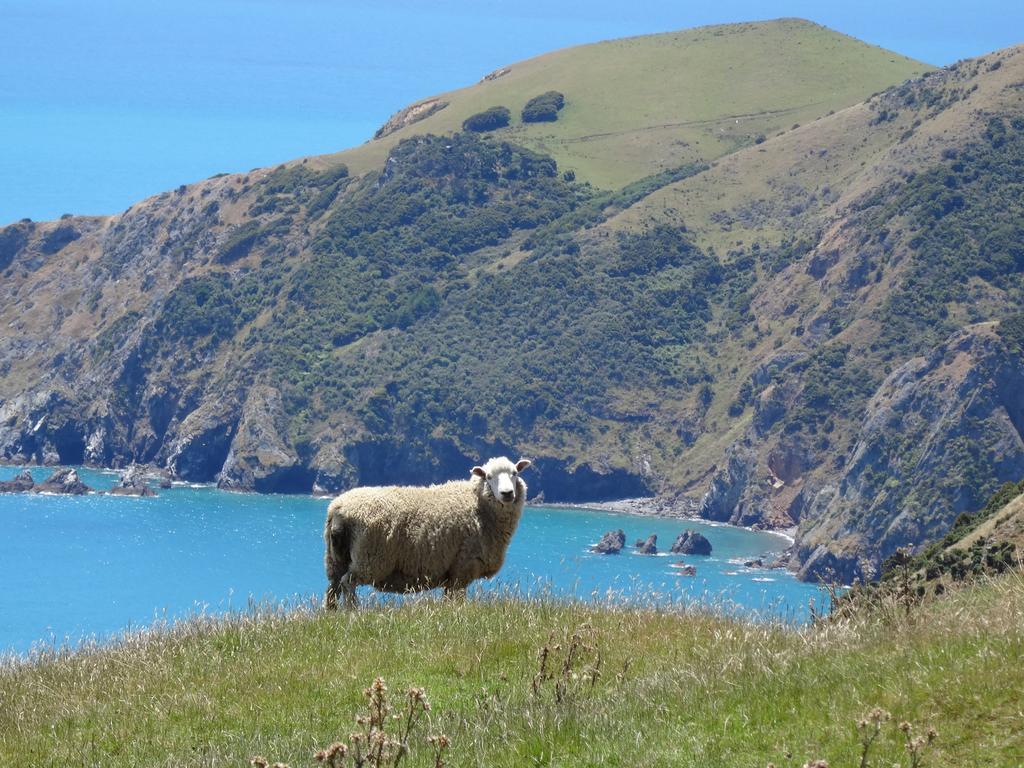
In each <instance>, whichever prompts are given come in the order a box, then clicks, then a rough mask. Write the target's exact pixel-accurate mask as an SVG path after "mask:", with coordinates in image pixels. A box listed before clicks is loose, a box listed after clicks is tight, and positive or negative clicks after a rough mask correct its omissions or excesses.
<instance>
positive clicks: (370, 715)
mask: <svg viewBox="0 0 1024 768" xmlns="http://www.w3.org/2000/svg"><path fill="white" fill-rule="evenodd" d="M363 696H365V697H366V700H367V705H366V711H365V712H361V713H360V714H358V715H356V725H358V726H359V729H358V730H356V731H354V732H352V733H350V734H349V737H348V739H347V740H346V741H336V742H334V743H333V744H331V745H330V746H327V747H324V748H323V749H320V750H318V751H317V752H316V753H314V755H313V759H314V760H316V761H317V762H318V763H320V764H322V765H325V766H328V768H349V767H351V768H398V766H399V765H401V763H402V761H403V760H404V759H405V758H406V756H408V755H409V753H410V751H411V749H412V748H411V743H412V741H413V734H414V732H415V731H416V728H417V726H418V725H419V724H420V723H421V722H422V721H423V719H424V718H425V717H426V716H427V713H428V712H429V711H430V702H429V701H427V694H426V692H425V691H424V690H423V689H422V688H410V689H409V690H407V691H406V693H405V697H404V700H403V702H402V704H401V705H400V707H399V709H398V710H397V711H395V710H394V708H393V707H392V705H391V702H390V701H389V699H388V687H387V685H386V684H385V682H384V678H382V677H377V678H375V679H374V681H373V682H372V683H371V684H370V686H369V687H368V688H365V689H364V690H363ZM427 743H429V744H430V745H431V747H432V748H433V750H434V766H435V768H444V753H445V751H446V750H447V749H448V748H449V747H450V745H451V742H450V741H449V739H448V737H447V736H445V735H443V734H440V735H433V736H430V737H429V738H427ZM250 763H251V764H252V765H253V766H254V767H255V768H288V766H286V765H284V764H283V763H274V764H273V765H272V766H271V765H270V764H269V763H268V761H267V760H266V758H263V757H254V758H252V760H251V761H250Z"/></svg>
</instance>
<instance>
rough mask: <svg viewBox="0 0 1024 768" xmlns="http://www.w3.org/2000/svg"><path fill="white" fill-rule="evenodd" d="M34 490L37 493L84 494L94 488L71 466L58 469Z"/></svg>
mask: <svg viewBox="0 0 1024 768" xmlns="http://www.w3.org/2000/svg"><path fill="white" fill-rule="evenodd" d="M32 490H34V491H35V492H36V493H61V494H66V495H68V496H82V495H84V494H86V493H91V492H92V488H90V487H89V486H88V485H86V484H85V483H83V482H82V479H81V478H80V477H79V476H78V473H77V472H76V471H75V470H74V469H72V468H71V467H67V468H65V469H58V470H57V471H56V472H54V473H53V474H52V475H50V477H49V478H47V479H46V480H45V481H43V482H42V483H40V484H39V485H37V486H35V488H33V489H32Z"/></svg>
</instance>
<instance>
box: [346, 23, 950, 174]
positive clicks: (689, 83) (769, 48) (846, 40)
mask: <svg viewBox="0 0 1024 768" xmlns="http://www.w3.org/2000/svg"><path fill="white" fill-rule="evenodd" d="M930 69H931V67H930V66H928V65H926V64H922V63H921V62H918V61H914V60H912V59H908V58H907V57H905V56H901V55H899V54H897V53H893V52H892V51H886V50H883V49H881V48H878V47H875V46H871V45H867V44H865V43H863V42H861V41H859V40H856V39H854V38H851V37H848V36H846V35H842V34H839V33H837V32H834V31H833V30H830V29H827V28H825V27H822V26H819V25H817V24H813V23H811V22H808V21H804V20H802V19H781V20H777V21H769V22H757V23H749V24H726V25H719V26H711V27H699V28H697V29H689V30H682V31H679V32H670V33H666V34H659V35H645V36H642V37H631V38H625V39H619V40H609V41H605V42H600V43H594V44H591V45H583V46H578V47H574V48H567V49H564V50H560V51H555V52H553V53H549V54H546V55H544V56H539V57H537V58H534V59H529V60H528V61H523V62H518V63H515V64H511V65H508V66H503V67H499V68H498V69H496V70H495V71H494V72H492V73H490V74H489V75H487V76H486V77H484V78H483V79H482V80H481V81H480V82H479V83H477V84H475V85H472V86H469V87H468V88H462V89H460V90H457V91H451V92H449V93H442V94H439V95H436V96H433V97H431V98H429V99H425V100H423V101H421V102H418V103H417V104H414V105H410V106H409V107H407V108H406V109H404V110H402V111H400V112H399V113H397V114H396V115H395V116H394V117H392V119H391V120H390V121H389V122H388V123H387V124H386V125H385V126H383V127H382V129H381V131H379V132H378V134H383V135H380V136H379V138H377V139H375V140H373V141H370V142H368V143H366V144H364V145H362V146H361V147H357V148H354V149H351V150H347V151H345V152H342V153H340V154H339V155H337V156H336V157H335V158H330V159H331V160H340V161H341V162H344V163H345V164H346V165H348V166H349V168H351V169H352V171H353V173H361V172H364V171H366V170H370V169H372V168H375V167H379V166H380V165H381V164H382V163H383V162H384V160H385V159H386V157H387V153H388V152H389V151H390V150H391V149H392V148H393V147H394V146H395V145H396V144H397V143H398V142H399V141H401V140H402V139H406V138H409V137H411V136H416V135H422V134H425V133H435V134H448V133H451V132H454V131H459V130H461V129H462V124H463V121H465V120H466V119H467V118H468V117H470V116H471V115H474V114H477V113H480V112H483V111H484V110H486V109H488V108H490V107H493V106H505V107H507V108H508V109H509V110H510V112H511V114H512V120H511V122H510V124H509V125H508V127H506V128H501V129H499V130H496V131H494V135H495V136H496V137H498V138H501V139H502V140H508V141H513V142H515V143H517V144H520V145H522V146H524V147H527V148H529V149H533V150H535V151H538V152H543V153H544V154H547V155H550V156H551V157H553V158H554V159H555V160H556V161H557V162H558V166H559V168H561V169H562V170H567V171H572V172H573V173H575V174H576V177H577V178H579V179H580V180H584V181H588V182H590V183H591V184H593V185H594V186H596V187H599V188H602V189H618V188H620V187H623V186H625V185H626V184H629V183H632V182H635V181H638V180H639V179H641V178H644V177H647V176H651V175H654V174H656V173H660V172H662V171H665V170H669V169H672V168H675V167H677V166H680V165H683V164H686V163H698V162H706V161H709V160H713V159H715V158H717V157H721V156H722V155H725V154H728V153H729V152H732V151H734V150H735V149H736V148H738V147H741V146H745V145H749V144H752V143H754V141H755V140H757V138H758V137H763V136H772V135H774V134H776V133H777V132H779V131H780V130H785V129H788V128H789V127H790V126H791V125H793V124H794V123H805V122H809V121H812V120H815V119H817V118H819V117H822V116H823V115H825V114H826V113H828V112H829V111H830V110H838V109H842V108H843V107H846V106H849V105H850V104H854V103H856V102H858V101H860V100H861V99H863V98H864V97H865V96H866V95H868V94H870V93H873V92H875V91H878V90H881V89H883V88H886V87H888V86H890V85H892V84H894V83H899V82H902V81H904V80H906V79H908V78H911V77H916V76H919V75H921V74H923V73H924V72H926V71H929V70H930ZM552 90H554V91H557V92H559V93H562V94H564V96H565V107H564V109H562V110H560V111H559V113H558V118H557V120H556V121H554V122H533V123H530V122H524V121H523V120H522V119H521V118H520V113H521V111H522V109H523V107H524V106H525V105H526V103H527V102H528V101H529V100H530V99H531V98H533V97H535V96H538V95H540V94H542V93H545V92H547V91H552ZM442 104H443V105H445V106H444V107H440V105H442ZM439 107H440V108H439Z"/></svg>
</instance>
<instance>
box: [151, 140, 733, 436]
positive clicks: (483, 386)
mask: <svg viewBox="0 0 1024 768" xmlns="http://www.w3.org/2000/svg"><path fill="white" fill-rule="evenodd" d="M702 169H703V167H702V166H683V167H681V168H679V169H673V170H670V171H665V172H663V173H662V174H659V176H658V177H655V178H652V179H650V180H645V181H642V182H638V183H637V184H635V185H630V186H629V187H627V188H626V189H624V190H621V191H619V192H616V193H603V194H595V193H594V192H593V190H591V189H590V187H589V186H587V185H578V184H573V183H571V182H569V181H567V180H566V179H565V178H564V177H563V176H562V175H560V174H559V173H558V169H557V167H556V165H555V163H554V162H553V161H552V160H551V159H550V158H547V157H545V156H543V155H539V154H537V153H534V152H531V151H528V150H524V149H522V148H520V147H516V146H515V145H512V144H509V143H507V142H493V141H487V140H483V139H480V138H477V137H476V136H475V135H474V134H472V133H461V134H456V135H454V136H452V137H434V136H422V137H417V138H415V139H410V140H407V141H404V142H402V143H400V144H399V145H398V146H397V147H396V148H395V150H394V151H393V152H392V154H391V157H390V159H389V162H388V164H387V167H386V169H385V171H384V172H383V173H381V174H379V175H377V176H374V177H370V178H368V179H366V180H364V181H363V182H361V183H360V184H359V185H358V186H356V187H346V188H345V190H346V192H345V196H344V202H338V203H335V204H333V205H330V206H329V207H328V208H327V209H326V210H325V211H324V213H323V214H319V215H321V216H322V217H323V218H322V225H321V226H320V227H318V232H317V234H316V236H315V237H314V239H313V240H312V246H311V252H312V254H311V257H310V258H308V259H306V260H304V261H303V262H302V263H299V264H297V265H293V264H292V263H291V262H289V261H288V260H287V259H283V258H281V257H280V252H281V248H282V245H281V243H283V242H284V241H286V240H287V239H288V238H289V237H290V236H291V235H290V234H289V233H290V232H291V229H290V227H291V224H290V222H291V220H292V218H293V217H294V216H296V215H297V214H296V211H299V210H301V209H302V208H303V207H305V208H310V207H316V206H317V205H318V201H319V200H320V199H321V198H322V197H323V195H324V194H325V191H326V193H328V194H332V195H337V194H338V191H337V189H336V188H337V186H338V185H339V184H346V185H347V184H348V181H349V180H348V178H347V175H346V174H345V173H344V171H343V170H342V171H335V172H333V173H330V174H328V173H321V174H315V173H313V172H310V171H308V170H306V169H305V168H304V167H303V166H294V167H291V168H282V169H279V170H278V171H275V172H274V174H272V175H271V177H270V178H269V180H268V183H267V184H266V185H265V186H264V187H261V191H260V194H259V197H258V198H257V203H256V206H258V207H259V209H260V211H261V214H262V215H261V216H260V218H258V219H254V220H253V221H252V222H250V223H249V224H246V225H243V226H242V227H239V228H237V229H235V230H234V231H233V232H232V233H231V235H230V236H229V237H228V239H227V240H226V241H225V242H224V244H223V245H222V246H221V256H220V257H219V261H222V262H233V261H235V260H237V258H239V256H238V255H237V254H238V253H239V252H242V251H244V252H245V253H247V254H248V253H256V254H262V260H261V264H260V268H259V270H257V271H248V270H245V271H243V272H242V273H240V274H236V275H230V274H229V273H227V272H217V271H215V272H212V273H209V274H206V275H204V276H203V277H199V278H195V279H190V280H186V281H184V282H183V283H182V284H181V285H180V286H179V287H178V288H177V289H176V290H175V291H174V292H173V293H172V294H171V296H170V298H169V299H168V301H167V302H166V303H165V304H164V306H163V309H162V312H161V314H160V317H159V318H158V320H157V322H156V324H155V325H154V330H156V331H157V332H158V334H159V336H160V341H159V346H160V347H162V348H165V349H171V348H173V345H175V344H177V343H179V342H180V343H187V344H188V346H189V347H190V350H191V351H190V352H188V353H186V352H184V351H183V350H179V351H178V352H177V353H176V354H177V355H179V356H181V355H185V354H190V355H194V354H196V350H200V351H201V350H204V349H207V348H209V347H210V346H211V345H212V346H214V347H215V346H217V345H219V344H222V343H225V342H227V341H228V340H229V339H231V338H232V337H233V335H234V334H236V333H238V332H239V331H240V330H242V329H243V328H245V327H246V326H247V324H249V323H252V322H253V321H254V320H255V319H256V318H257V317H260V316H265V317H268V318H269V320H270V322H267V323H265V324H257V326H255V327H253V328H252V329H251V330H250V331H249V337H248V338H249V343H248V344H247V345H246V346H247V351H246V352H245V353H244V354H243V355H242V356H241V357H239V358H238V359H237V360H236V361H235V362H234V370H235V374H233V375H234V377H235V378H236V380H239V379H240V380H252V379H253V378H254V377H257V376H260V375H263V376H266V375H269V376H270V377H271V380H272V381H274V382H275V385H276V386H278V387H280V388H281V389H282V392H283V394H284V396H285V402H286V407H287V409H288V413H289V416H290V418H291V423H292V428H291V434H290V438H291V439H292V440H293V441H294V442H295V443H296V444H298V445H300V446H302V445H303V444H306V443H308V441H309V440H310V439H312V438H314V437H315V436H316V435H315V432H316V431H317V430H318V429H322V428H323V425H325V424H330V423H331V420H332V418H334V417H335V414H338V413H345V414H347V415H348V416H350V417H353V416H354V417H356V418H358V419H359V421H360V422H361V423H362V424H363V425H365V427H366V429H367V430H368V431H369V432H370V433H371V434H373V435H374V437H375V439H377V440H381V441H389V440H390V441H394V442H396V443H399V442H400V443H402V444H403V445H405V446H406V447H407V448H408V449H409V450H413V451H416V452H417V453H421V454H422V455H424V456H426V455H427V454H429V453H430V446H429V441H430V440H431V439H432V438H431V435H434V434H437V433H438V432H443V433H444V434H446V435H448V436H449V437H450V438H451V439H453V440H455V441H456V443H457V444H459V445H461V446H462V447H463V448H464V449H467V450H468V449H469V448H471V447H473V448H476V447H479V446H481V445H500V444H502V443H503V442H504V440H506V439H507V436H509V435H518V436H525V435H530V434H540V433H541V432H543V433H544V434H551V433H552V432H559V431H571V432H574V433H577V434H579V435H586V434H587V433H589V432H592V431H593V430H596V429H597V428H598V426H599V422H600V421H602V420H604V419H607V418H609V417H611V414H612V412H611V410H610V403H611V402H612V401H613V400H614V399H615V398H616V397H617V394H616V393H618V392H620V391H630V390H636V389H642V388H650V387H654V388H676V389H678V388H680V387H681V388H683V389H684V391H685V390H686V389H689V388H692V387H695V386H698V385H699V384H700V383H701V382H706V380H707V378H708V375H707V373H706V372H697V371H696V370H695V369H694V368H693V367H692V365H689V364H688V363H687V362H686V360H685V355H684V350H685V349H686V348H687V347H688V346H689V345H692V344H694V343H696V342H697V341H699V340H700V339H701V336H702V333H703V331H704V328H705V327H706V325H707V323H708V322H709V320H710V319H711V317H712V308H713V305H714V304H715V303H716V302H718V301H727V302H728V301H731V300H732V299H731V298H730V297H733V295H734V294H735V293H736V292H737V291H740V292H742V286H741V287H740V288H737V286H738V285H739V284H740V283H744V285H745V282H744V281H746V280H747V277H748V276H749V270H748V272H745V273H742V274H741V271H737V270H735V269H732V270H723V268H722V267H721V266H720V264H719V262H718V260H717V259H716V258H714V256H712V255H709V254H706V253H704V252H702V251H701V250H700V249H698V248H696V247H695V246H694V245H693V243H692V242H691V241H690V240H689V238H688V236H687V234H686V233H685V231H682V230H680V229H677V228H672V227H668V226H661V225H659V226H654V227H652V228H651V229H650V230H648V231H646V232H643V233H634V234H627V233H620V234H619V235H617V236H616V237H615V238H614V239H613V240H612V241H609V242H607V243H604V244H602V246H601V247H598V248H588V249H587V251H585V252H584V251H583V250H582V249H581V248H580V244H579V242H578V239H577V238H578V237H580V234H579V232H580V231H581V228H583V227H586V226H592V225H593V224H594V223H597V222H599V221H601V220H603V219H604V218H605V217H606V216H608V215H610V214H611V213H613V212H615V211H617V210H619V209H620V208H622V207H625V206H628V205H629V204H630V203H631V202H633V201H634V200H636V199H637V198H639V197H640V196H642V195H644V194H646V193H647V192H648V191H649V190H650V189H653V188H657V187H658V186H660V185H662V184H664V183H668V182H670V181H672V180H675V179H679V178H684V177H685V176H687V175H690V174H693V173H697V172H699V171H701V170H702ZM254 207H255V206H254ZM520 233H529V234H528V236H527V237H526V238H525V239H523V237H522V234H520ZM517 238H518V239H519V242H520V243H521V244H520V246H519V248H520V249H522V250H519V251H517V252H513V251H512V250H511V248H512V247H514V246H512V247H510V246H509V245H508V243H510V242H515V241H516V239H517ZM495 247H502V248H504V250H503V252H501V253H498V254H493V253H492V255H490V256H488V257H487V258H486V259H484V258H481V255H482V254H484V253H487V252H488V249H493V248H495ZM495 256H497V257H498V258H497V261H491V260H493V259H494V258H495ZM512 258H514V259H515V260H516V261H518V264H517V266H516V268H515V269H514V270H510V269H506V268H505V262H506V259H512ZM379 334H383V335H379ZM370 338H373V339H374V340H375V341H374V344H375V346H376V347H377V351H376V352H375V353H374V354H373V355H365V354H364V353H363V347H362V345H363V344H364V343H365V341H366V340H367V339H370ZM595 350H600V354H595V353H594V351H595ZM168 354H169V352H168ZM339 366H341V367H343V368H344V370H345V375H344V376H337V375H334V372H335V370H336V369H337V368H338V367H339Z"/></svg>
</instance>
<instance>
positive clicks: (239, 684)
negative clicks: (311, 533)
mask: <svg viewBox="0 0 1024 768" xmlns="http://www.w3.org/2000/svg"><path fill="white" fill-rule="evenodd" d="M581 627H584V628H587V627H589V629H584V630H583V635H584V638H585V640H586V642H587V643H589V644H590V645H591V646H592V647H593V649H594V650H593V651H592V652H589V653H583V654H582V660H581V663H579V664H577V665H574V667H573V669H574V671H575V672H576V673H578V674H581V675H582V676H581V677H579V678H578V679H573V678H572V676H571V675H570V676H569V677H568V681H567V684H566V695H565V696H564V697H563V699H562V701H561V702H558V701H556V697H555V692H554V687H555V683H556V682H557V680H551V681H547V682H543V683H541V684H540V686H539V692H538V693H535V692H534V691H533V685H532V682H533V680H534V678H535V675H536V674H537V672H538V653H539V650H540V649H541V648H542V647H544V646H545V645H547V646H548V648H549V650H550V651H551V654H552V656H551V662H552V663H551V665H550V666H552V667H554V668H555V669H556V670H557V669H559V668H560V662H561V660H562V658H563V657H564V654H565V651H566V649H567V647H568V643H569V642H570V636H571V634H572V633H573V632H574V631H577V630H578V629H579V628H581ZM556 644H557V645H558V646H560V647H558V648H556ZM598 654H599V656H600V675H599V676H598V678H597V680H596V682H595V683H593V684H591V682H590V680H589V678H588V675H587V671H588V670H589V669H590V668H592V667H593V666H594V664H595V663H596V660H597V657H598ZM1022 657H1024V576H1022V575H1021V573H1020V572H1014V573H1012V574H1010V575H1008V576H1004V577H1002V578H1001V579H1000V580H998V581H986V582H984V583H981V584H979V585H975V586H972V587H966V588H962V589H959V590H957V591H955V592H953V593H951V594H947V595H946V596H945V597H944V598H943V599H942V600H935V601H931V602H928V603H926V604H924V605H923V606H921V607H919V608H916V609H915V611H914V612H913V613H912V614H911V615H910V617H909V618H906V617H903V615H902V612H901V611H900V610H879V611H876V612H873V613H871V614H869V615H861V616H859V617H856V618H854V619H850V620H846V621H843V622H835V623H825V624H820V625H818V626H815V627H809V628H806V629H803V630H795V629H792V628H785V627H781V626H776V625H769V624H753V623H749V622H745V621H740V620H734V619H729V618H722V617H715V616H713V615H709V614H706V613H700V612H690V613H679V612H669V611H658V610H641V609H625V608H618V609H616V608H612V609H608V608H604V609H602V608H597V607H586V606H583V605H579V604H575V605H564V604H562V605H559V604H555V603H551V602H544V601H532V602H523V601H518V600H514V599H500V600H494V601H488V602H479V601H469V602H466V603H461V604H460V603H455V604H452V603H447V602H441V601H438V600H435V599H426V600H417V601H413V602H412V603H411V604H407V605H405V606H403V607H377V608H366V609H362V610H359V611H355V612H351V613H344V612H342V613H338V614H334V615H321V614H317V613H311V612H303V611H297V612H292V613H288V614H284V613H276V614H269V615H264V616H262V617H257V616H249V617H237V618H235V619H232V620H230V621H228V622H223V621H221V622H202V621H195V622H192V623H190V624H186V625H183V626H180V627H179V628H177V629H174V630H171V631H165V632H162V633H154V634H148V635H146V634H142V635H138V636H135V637H132V638H130V639H128V640H126V641H125V642H124V643H123V644H121V645H119V646H117V647H113V648H107V649H101V650H92V651H85V652H78V653H70V654H56V655H53V656H48V657H43V658H39V659H37V660H35V661H33V662H30V663H20V664H10V665H8V666H6V667H3V668H0V761H2V762H3V764H7V765H61V766H63V765H103V766H134V765H146V766H154V765H167V766H178V765H210V766H219V765H236V766H240V765H245V764H246V762H247V761H248V759H249V758H250V757H251V756H252V755H255V754H261V755H265V756H267V757H268V758H270V759H271V760H272V761H273V760H283V761H285V762H288V763H289V764H290V765H291V766H292V767H293V768H295V766H303V765H312V764H314V763H313V760H312V755H313V753H314V751H316V750H317V749H319V748H322V747H324V746H326V745H327V744H329V743H330V742H332V741H335V740H337V739H339V738H342V739H344V738H347V737H348V735H349V734H350V733H351V732H352V731H354V730H356V726H355V723H354V717H355V715H356V714H357V713H358V712H361V711H365V706H364V699H363V695H362V691H363V689H364V688H365V687H366V686H367V685H369V684H370V682H371V681H372V680H373V679H374V678H375V677H376V676H378V675H380V676H383V677H384V678H385V680H386V682H387V683H388V685H389V686H390V688H391V691H392V693H391V695H392V696H394V697H396V698H401V697H402V692H403V691H404V690H405V689H406V688H408V687H409V686H422V687H423V688H425V689H426V692H427V696H428V697H429V699H430V701H431V704H432V709H431V711H430V713H429V722H426V723H425V724H424V726H423V727H422V728H421V729H420V730H419V732H418V733H417V734H416V735H415V737H414V739H413V741H412V747H413V749H412V753H411V755H410V760H409V761H408V763H407V764H408V765H432V764H433V761H432V755H431V754H430V751H429V749H428V747H427V745H426V744H425V742H424V739H425V737H426V735H427V734H428V733H439V732H443V733H445V734H446V735H447V736H448V737H449V738H450V739H451V742H452V747H451V751H450V754H449V755H448V764H449V765H451V766H471V765H473V766H504V765H508V766H523V765H612V766H615V765H620V766H626V765H629V766H636V765H644V766H669V765H672V766H689V765H693V766H698V765H699V766H723V767H725V766H765V765H766V764H767V763H768V762H769V761H771V762H774V763H775V764H776V765H777V766H800V765H803V763H804V761H806V760H810V759H815V758H820V759H826V760H828V761H829V764H830V765H832V766H846V765H851V766H852V765H857V764H858V762H857V761H858V760H859V743H860V742H859V735H858V731H857V728H856V721H857V720H858V719H859V718H861V717H862V716H863V715H864V714H865V713H867V712H868V711H869V710H870V709H871V708H873V707H876V706H878V707H882V708H884V709H886V710H888V711H889V712H891V713H892V715H893V722H892V723H889V724H888V725H887V726H886V728H885V729H884V730H883V733H882V736H881V737H880V739H879V741H878V742H877V744H876V746H875V748H874V750H873V753H872V754H873V759H872V762H871V764H872V765H885V766H891V765H893V764H894V763H901V764H903V765H906V764H907V757H906V753H905V750H904V748H903V744H902V734H900V733H899V732H898V731H897V730H896V728H895V723H897V722H899V721H901V720H907V721H910V722H911V723H913V724H914V727H915V729H916V732H923V731H924V729H925V728H927V727H929V726H931V727H934V728H936V729H937V730H938V733H939V736H938V739H937V740H936V742H935V744H934V745H933V746H932V747H931V748H929V750H928V751H927V752H926V754H925V761H924V763H923V764H924V765H932V766H952V765H956V766H981V765H999V766H1018V765H1022V764H1024V733H1022V731H1021V730H1020V728H1019V721H1020V691H1021V690H1024V664H1022V663H1021V662H1022V661H1024V658H1022ZM558 677H560V675H558V674H556V678H558ZM787 752H789V753H791V754H792V758H790V759H787V758H786V753H787Z"/></svg>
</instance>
